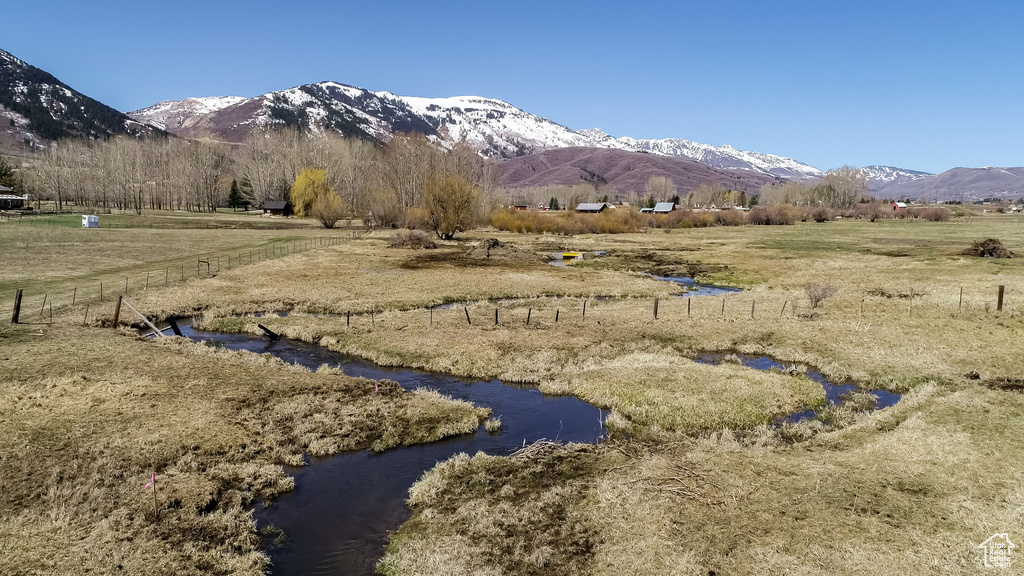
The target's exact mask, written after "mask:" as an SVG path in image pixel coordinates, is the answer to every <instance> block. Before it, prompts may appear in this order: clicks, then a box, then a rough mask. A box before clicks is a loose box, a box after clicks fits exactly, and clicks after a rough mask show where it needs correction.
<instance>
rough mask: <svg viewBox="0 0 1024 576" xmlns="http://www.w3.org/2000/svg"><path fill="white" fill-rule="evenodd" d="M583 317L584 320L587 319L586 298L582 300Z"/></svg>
mask: <svg viewBox="0 0 1024 576" xmlns="http://www.w3.org/2000/svg"><path fill="white" fill-rule="evenodd" d="M583 319H584V320H586V319H587V301H586V300H584V301H583Z"/></svg>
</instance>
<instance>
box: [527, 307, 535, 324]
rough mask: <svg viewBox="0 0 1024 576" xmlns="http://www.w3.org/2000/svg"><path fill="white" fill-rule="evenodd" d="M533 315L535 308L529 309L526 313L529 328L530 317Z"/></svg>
mask: <svg viewBox="0 0 1024 576" xmlns="http://www.w3.org/2000/svg"><path fill="white" fill-rule="evenodd" d="M532 314H533V308H530V309H528V310H527V311H526V325H527V326H529V325H530V316H531V315H532Z"/></svg>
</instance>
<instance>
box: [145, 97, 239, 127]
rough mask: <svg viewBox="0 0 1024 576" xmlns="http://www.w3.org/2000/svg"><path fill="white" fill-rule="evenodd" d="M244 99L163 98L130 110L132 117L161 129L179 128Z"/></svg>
mask: <svg viewBox="0 0 1024 576" xmlns="http://www.w3.org/2000/svg"><path fill="white" fill-rule="evenodd" d="M245 100H246V98H243V97H242V96H214V97H212V98H186V99H184V100H164V101H163V102H158V103H156V104H154V105H152V106H150V107H149V108H143V109H142V110H138V111H136V112H132V118H134V119H136V120H138V121H139V122H145V123H146V124H149V125H151V126H156V127H157V128H160V129H161V130H180V129H182V128H184V127H185V125H186V124H187V123H188V122H189V121H190V120H192V119H194V118H201V117H203V116H206V115H208V114H212V113H214V112H216V111H218V110H222V109H224V108H227V107H228V106H234V105H235V104H239V103H241V102H244V101H245Z"/></svg>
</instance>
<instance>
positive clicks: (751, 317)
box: [750, 299, 757, 320]
mask: <svg viewBox="0 0 1024 576" xmlns="http://www.w3.org/2000/svg"><path fill="white" fill-rule="evenodd" d="M755 304H757V300H756V299H755V300H751V301H750V319H751V320H753V319H754V305H755Z"/></svg>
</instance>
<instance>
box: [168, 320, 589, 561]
mask: <svg viewBox="0 0 1024 576" xmlns="http://www.w3.org/2000/svg"><path fill="white" fill-rule="evenodd" d="M179 326H180V327H181V331H182V335H183V336H186V337H188V338H191V339H193V340H198V341H210V342H211V343H212V344H214V345H216V346H223V347H224V348H228V349H231V350H249V351H251V352H257V353H269V354H273V355H274V356H277V357H278V358H281V359H282V360H284V361H286V362H290V363H294V364H301V365H303V366H306V367H307V368H309V369H311V370H316V369H317V367H319V366H320V365H322V364H328V365H331V366H334V367H338V368H340V369H341V370H342V371H343V372H344V373H345V374H347V375H350V376H359V377H364V378H371V379H375V380H380V379H388V380H394V381H396V382H398V383H399V384H401V385H402V387H403V388H405V389H407V390H413V389H416V388H420V387H424V388H433V389H435V390H437V391H439V392H441V393H443V394H447V395H449V396H451V397H453V398H457V399H461V400H468V401H470V402H473V403H474V404H477V405H479V406H487V407H489V408H491V410H492V417H500V418H501V423H502V428H501V431H500V432H498V433H495V434H490V433H488V432H487V431H485V430H484V428H483V426H480V428H479V429H478V430H477V432H476V434H465V435H462V436H455V437H451V438H448V439H445V440H441V441H438V442H432V443H430V444H420V445H416V446H407V447H400V448H394V449H391V450H388V451H386V452H383V453H380V454H375V453H373V452H370V451H366V450H364V451H361V452H352V453H346V454H341V455H338V456H331V457H328V458H323V459H319V460H317V461H315V462H313V463H312V465H310V466H305V467H302V468H294V469H289V470H288V472H289V473H290V474H292V475H294V476H295V490H293V491H292V492H290V493H288V494H284V495H282V496H279V497H277V498H275V499H274V500H273V502H272V503H271V504H270V506H269V507H264V506H262V505H257V507H256V512H255V516H256V520H257V524H258V525H259V526H261V527H262V526H266V525H268V524H270V525H273V526H276V527H278V528H281V529H282V530H284V533H285V534H286V539H285V541H284V543H283V545H281V546H279V547H276V548H271V549H270V550H269V551H268V553H269V554H270V558H271V561H272V562H273V570H272V571H273V574H275V575H278V576H283V575H291V574H373V570H374V565H375V563H376V562H377V560H378V559H379V558H380V557H381V556H382V555H383V551H384V546H385V545H386V543H387V532H388V530H394V529H397V528H398V527H399V526H400V525H401V524H402V523H403V522H405V521H406V520H408V519H409V517H410V516H411V514H412V512H411V511H410V510H409V508H408V507H407V506H406V505H405V499H406V498H408V495H409V487H410V486H412V485H413V483H415V482H416V480H418V479H419V477H420V476H421V475H422V474H423V472H425V471H427V470H429V469H431V468H433V467H434V465H436V464H437V463H438V462H441V461H443V460H447V459H448V458H450V457H452V456H453V455H455V454H458V453H459V452H466V453H468V454H471V455H472V454H475V453H476V452H478V451H484V452H486V453H488V454H492V455H507V454H511V453H512V452H514V451H515V450H516V449H518V448H522V447H523V445H524V444H530V443H532V442H534V441H536V440H540V439H548V440H556V441H559V442H588V443H592V442H597V441H598V440H599V439H600V438H601V437H602V436H603V435H604V434H605V430H604V426H603V424H602V421H603V419H604V413H603V412H602V411H601V410H599V409H598V408H596V407H594V406H592V405H590V404H587V403H586V402H583V401H582V400H579V399H578V398H575V397H572V396H549V395H546V394H542V393H541V392H540V391H539V390H537V389H536V388H531V387H516V386H510V385H505V384H502V383H501V382H499V381H498V380H491V381H489V382H485V381H471V380H464V379H459V378H454V377H451V376H446V375H440V374H430V373H426V372H420V371H414V370H403V369H390V368H382V367H379V366H376V365H374V364H371V363H369V362H365V361H361V360H356V359H353V358H350V357H347V356H344V355H342V354H338V353H336V352H332V351H330V350H328V349H326V348H323V347H321V346H318V345H315V344H307V343H304V342H298V341H294V340H285V339H282V340H279V341H277V342H270V341H268V340H267V339H265V338H260V337H257V336H253V335H250V334H225V333H219V332H204V331H201V330H197V329H194V328H192V326H191V324H190V323H188V321H179Z"/></svg>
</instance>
